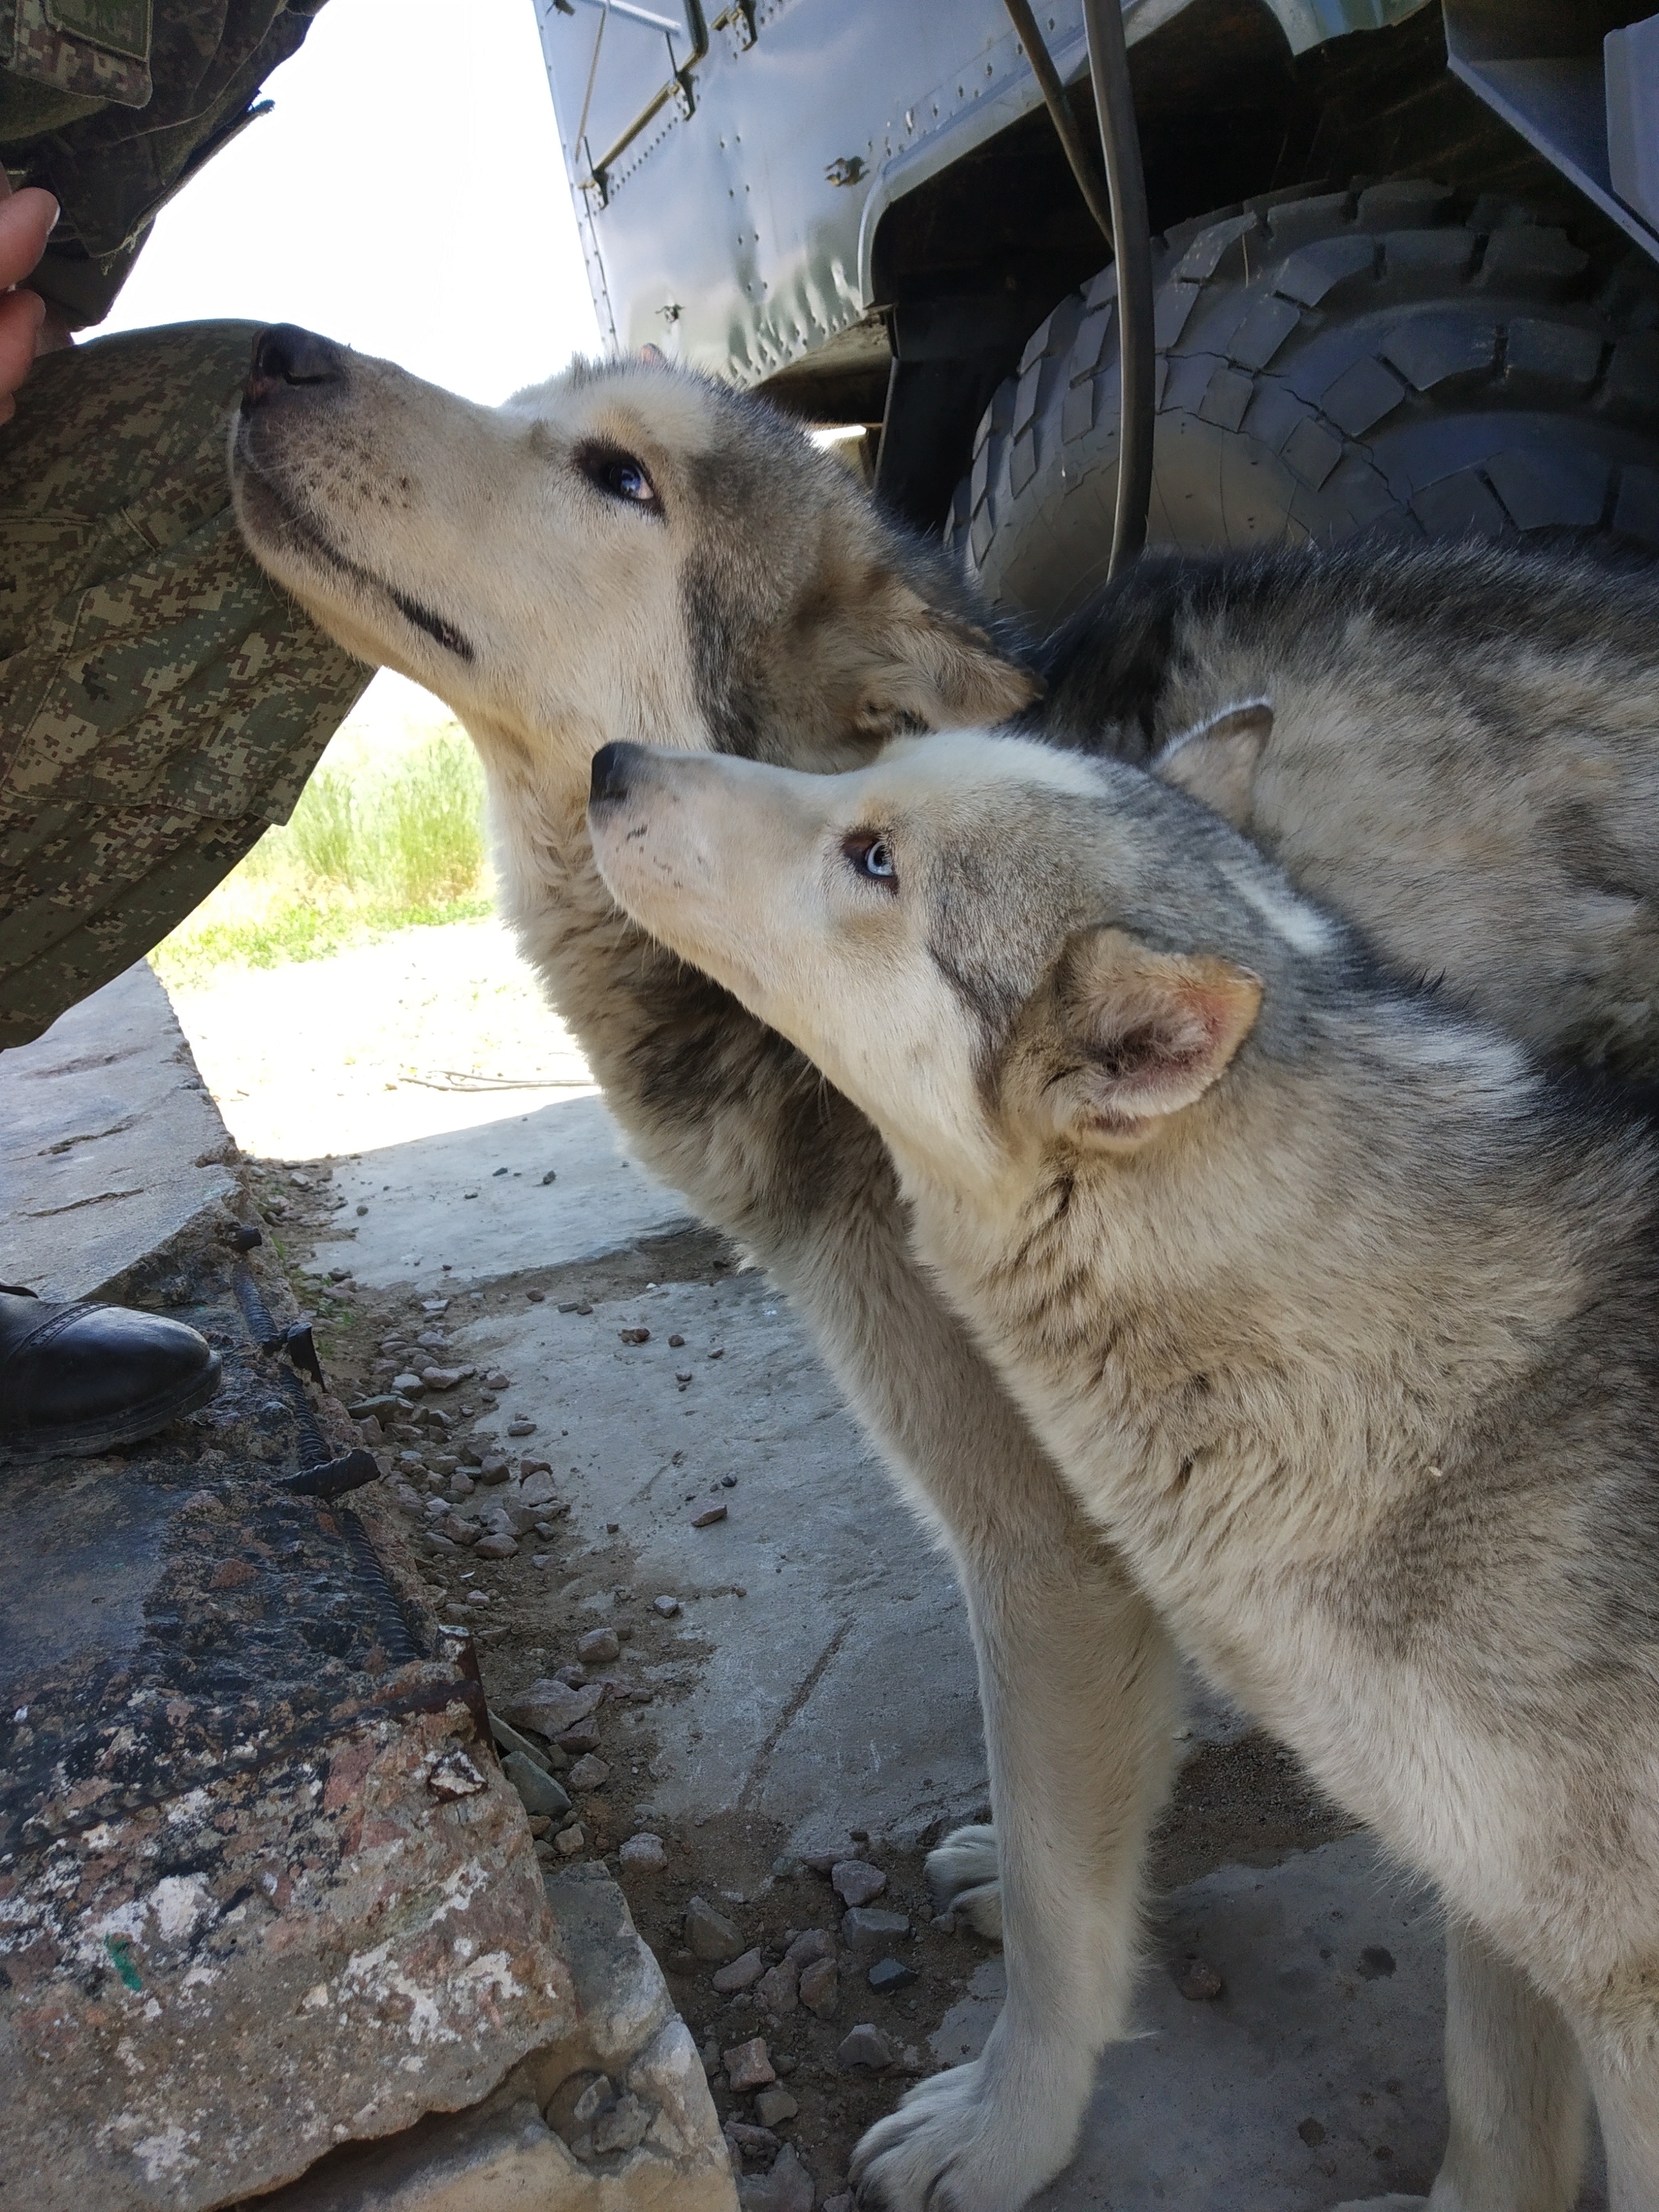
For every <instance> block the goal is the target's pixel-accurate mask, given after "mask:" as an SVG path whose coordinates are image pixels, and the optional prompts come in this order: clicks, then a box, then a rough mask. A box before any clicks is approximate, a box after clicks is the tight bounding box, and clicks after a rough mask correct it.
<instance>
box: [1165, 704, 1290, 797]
mask: <svg viewBox="0 0 1659 2212" xmlns="http://www.w3.org/2000/svg"><path fill="white" fill-rule="evenodd" d="M1272 735H1273V708H1271V707H1270V706H1269V705H1268V703H1267V701H1266V700H1265V699H1252V700H1250V701H1249V702H1248V704H1246V705H1244V706H1242V707H1228V708H1224V710H1223V711H1222V712H1221V713H1220V714H1212V716H1211V717H1210V719H1209V720H1208V721H1206V722H1196V723H1194V726H1193V727H1192V728H1191V729H1190V730H1182V732H1181V733H1180V735H1179V736H1177V737H1173V738H1170V742H1169V744H1167V745H1165V746H1164V750H1163V751H1162V752H1161V753H1160V754H1159V755H1158V758H1157V759H1156V760H1155V761H1154V762H1153V763H1152V774H1153V775H1155V776H1158V777H1159V778H1160V779H1161V781H1164V783H1172V784H1174V785H1176V787H1177V788H1178V789H1179V790H1182V791H1186V792H1190V793H1191V794H1192V796H1193V797H1194V799H1200V800H1202V802H1203V804H1204V805H1206V806H1208V807H1210V808H1212V809H1213V811H1215V812H1216V813H1217V814H1218V815H1220V816H1221V817H1222V819H1223V820H1224V821H1226V822H1231V823H1232V825H1233V827H1234V829H1243V827H1244V824H1245V823H1247V822H1248V821H1249V818H1250V805H1251V801H1252V799H1253V798H1254V795H1255V772H1256V769H1257V768H1258V767H1259V766H1260V764H1261V756H1262V754H1263V752H1264V751H1265V750H1267V740H1268V738H1270V737H1272Z"/></svg>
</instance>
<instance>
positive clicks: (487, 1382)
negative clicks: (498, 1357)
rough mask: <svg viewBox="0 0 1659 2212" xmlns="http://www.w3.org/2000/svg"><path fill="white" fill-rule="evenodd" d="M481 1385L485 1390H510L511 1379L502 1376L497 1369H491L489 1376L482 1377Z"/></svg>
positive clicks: (508, 1376)
mask: <svg viewBox="0 0 1659 2212" xmlns="http://www.w3.org/2000/svg"><path fill="white" fill-rule="evenodd" d="M483 1384H484V1389H486V1390H510V1389H512V1387H513V1377H512V1376H510V1375H507V1374H504V1373H503V1372H502V1370H501V1369H500V1368H499V1367H492V1368H491V1369H490V1370H489V1374H488V1375H486V1376H484V1379H483Z"/></svg>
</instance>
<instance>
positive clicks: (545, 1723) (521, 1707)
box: [499, 1678, 605, 1750]
mask: <svg viewBox="0 0 1659 2212" xmlns="http://www.w3.org/2000/svg"><path fill="white" fill-rule="evenodd" d="M604 1695H605V1686H604V1685H603V1684H602V1683H599V1682H591V1683H589V1684H588V1685H587V1686H586V1688H585V1689H580V1690H573V1689H572V1688H571V1687H570V1686H569V1685H568V1683H565V1682H558V1681H554V1680H551V1679H547V1678H544V1680H540V1681H536V1682H532V1684H531V1685H530V1687H529V1688H528V1689H527V1690H521V1691H520V1692H519V1694H518V1696H517V1697H516V1698H503V1699H501V1705H500V1707H499V1711H500V1712H501V1718H502V1719H503V1720H504V1721H510V1722H511V1723H512V1724H513V1727H514V1728H527V1729H534V1730H535V1731H536V1733H537V1735H556V1736H562V1735H565V1734H566V1733H567V1732H568V1731H569V1730H571V1729H574V1728H575V1727H576V1726H577V1725H578V1724H579V1723H580V1722H582V1721H585V1720H586V1718H587V1716H588V1715H589V1714H590V1713H591V1712H592V1711H593V1709H594V1707H595V1706H596V1705H598V1704H599V1700H600V1699H601V1698H603V1697H604ZM571 1748H573V1747H572V1746H570V1745H567V1746H566V1749H567V1750H569V1749H571ZM582 1748H583V1749H584V1750H592V1748H593V1746H592V1744H585V1745H584V1746H583V1747H582Z"/></svg>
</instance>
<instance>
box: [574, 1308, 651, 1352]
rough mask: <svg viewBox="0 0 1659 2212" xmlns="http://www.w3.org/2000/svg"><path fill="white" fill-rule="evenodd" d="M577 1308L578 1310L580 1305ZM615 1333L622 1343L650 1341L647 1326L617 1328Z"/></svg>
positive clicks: (647, 1342) (644, 1342)
mask: <svg viewBox="0 0 1659 2212" xmlns="http://www.w3.org/2000/svg"><path fill="white" fill-rule="evenodd" d="M577 1310H578V1311H579V1312H580V1307H579V1308H578V1309H577ZM617 1335H618V1336H619V1337H621V1339H622V1340H623V1343H624V1344H649V1343H650V1341H651V1332H650V1330H649V1329H648V1328H619V1329H618V1330H617Z"/></svg>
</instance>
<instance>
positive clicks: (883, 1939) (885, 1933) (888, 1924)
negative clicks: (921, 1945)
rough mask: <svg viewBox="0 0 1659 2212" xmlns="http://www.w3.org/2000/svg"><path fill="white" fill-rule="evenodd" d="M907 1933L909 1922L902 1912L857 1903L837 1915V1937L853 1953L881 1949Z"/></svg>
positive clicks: (908, 1931)
mask: <svg viewBox="0 0 1659 2212" xmlns="http://www.w3.org/2000/svg"><path fill="white" fill-rule="evenodd" d="M909 1933H910V1923H909V1921H908V1919H907V1918H906V1917H905V1916H904V1914H903V1913H902V1912H883V1911H880V1910H879V1909H878V1908H877V1907H874V1906H867V1905H854V1908H853V1910H852V1911H850V1912H843V1913H842V1917H841V1940H842V1942H843V1943H845V1944H846V1946H847V1948H848V1950H849V1951H852V1952H854V1953H857V1952H864V1953H866V1954H867V1953H869V1952H871V1951H883V1950H885V1949H886V1948H887V1946H888V1944H890V1943H892V1942H898V1941H899V1940H900V1939H901V1938H902V1937H903V1936H908V1934H909Z"/></svg>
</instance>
